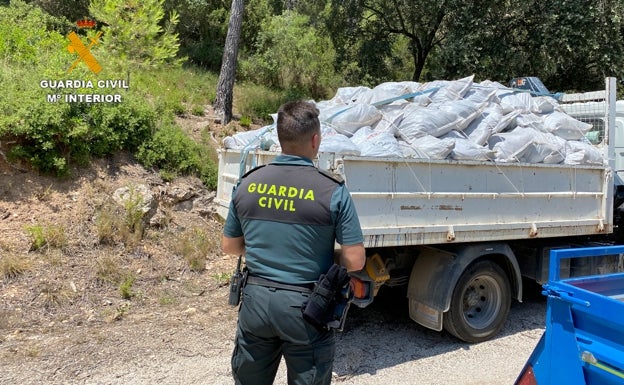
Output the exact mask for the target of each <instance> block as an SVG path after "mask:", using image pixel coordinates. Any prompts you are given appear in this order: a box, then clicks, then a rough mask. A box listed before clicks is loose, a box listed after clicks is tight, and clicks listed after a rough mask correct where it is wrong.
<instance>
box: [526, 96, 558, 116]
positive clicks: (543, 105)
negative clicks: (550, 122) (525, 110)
mask: <svg viewBox="0 0 624 385" xmlns="http://www.w3.org/2000/svg"><path fill="white" fill-rule="evenodd" d="M558 106H559V102H557V100H555V99H554V98H551V97H550V96H536V97H534V98H533V107H532V109H531V111H533V112H535V113H536V114H549V113H551V112H553V111H554V110H555V109H556V108H557V107H558Z"/></svg>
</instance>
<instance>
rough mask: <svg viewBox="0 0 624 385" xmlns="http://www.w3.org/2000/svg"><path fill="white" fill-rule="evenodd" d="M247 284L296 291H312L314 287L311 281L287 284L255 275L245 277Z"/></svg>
mask: <svg viewBox="0 0 624 385" xmlns="http://www.w3.org/2000/svg"><path fill="white" fill-rule="evenodd" d="M247 284H248V285H258V286H264V287H272V288H276V289H284V290H290V291H297V292H299V293H308V294H309V293H312V289H313V288H314V284H313V283H309V284H305V285H289V284H287V283H281V282H275V281H271V280H270V279H265V278H261V277H257V276H255V275H249V276H248V277H247Z"/></svg>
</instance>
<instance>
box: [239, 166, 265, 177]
mask: <svg viewBox="0 0 624 385" xmlns="http://www.w3.org/2000/svg"><path fill="white" fill-rule="evenodd" d="M264 166H266V164H263V165H261V166H258V167H254V168H252V169H251V170H249V171H247V172H246V173H244V174H243V176H242V177H241V179H243V178H244V177H246V176H248V175H249V174H251V173H253V172H256V171H258V170H260V169H261V168H262V167H264Z"/></svg>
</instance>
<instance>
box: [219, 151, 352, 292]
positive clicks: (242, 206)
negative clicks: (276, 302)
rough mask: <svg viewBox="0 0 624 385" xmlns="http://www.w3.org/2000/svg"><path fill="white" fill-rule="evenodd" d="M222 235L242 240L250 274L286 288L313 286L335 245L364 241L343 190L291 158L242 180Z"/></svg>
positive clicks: (285, 157) (328, 263)
mask: <svg viewBox="0 0 624 385" xmlns="http://www.w3.org/2000/svg"><path fill="white" fill-rule="evenodd" d="M223 232H224V235H225V236H227V237H240V236H244V237H245V249H246V255H245V262H246V265H247V268H248V269H249V271H250V273H251V274H254V275H258V276H260V277H263V278H267V279H271V280H274V281H277V282H282V283H290V284H302V283H312V282H316V280H317V279H318V277H319V276H320V275H321V274H323V273H325V272H327V270H328V269H329V267H330V266H331V264H332V263H333V262H334V260H333V258H334V244H335V242H337V243H339V244H341V245H354V244H358V243H361V242H363V240H364V237H363V236H362V230H361V228H360V222H359V220H358V217H357V214H356V211H355V207H354V205H353V200H352V199H351V195H349V191H348V190H347V188H346V186H345V185H344V184H343V183H341V182H339V181H337V180H335V179H333V178H331V177H329V176H327V175H325V174H324V173H322V172H321V171H319V170H318V169H317V168H316V167H314V164H313V163H312V162H311V161H310V160H309V159H306V158H302V157H298V156H292V155H279V156H277V157H276V158H275V160H274V161H273V162H271V164H269V165H267V166H263V167H259V168H257V169H255V170H253V171H251V172H249V173H247V174H246V175H245V176H243V178H241V182H240V183H239V185H238V186H237V187H236V189H235V190H234V193H233V194H232V201H231V202H230V210H229V213H228V217H227V219H226V222H225V226H224V230H223Z"/></svg>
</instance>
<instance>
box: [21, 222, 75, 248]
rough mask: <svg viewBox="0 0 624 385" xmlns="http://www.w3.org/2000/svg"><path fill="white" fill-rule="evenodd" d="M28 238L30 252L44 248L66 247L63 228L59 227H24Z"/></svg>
mask: <svg viewBox="0 0 624 385" xmlns="http://www.w3.org/2000/svg"><path fill="white" fill-rule="evenodd" d="M25 230H26V233H27V234H28V236H29V238H30V250H31V251H35V250H40V249H42V248H44V247H48V248H56V249H63V248H65V247H66V246H67V235H66V234H65V228H64V227H63V226H61V225H42V224H35V225H30V226H26V227H25Z"/></svg>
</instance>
